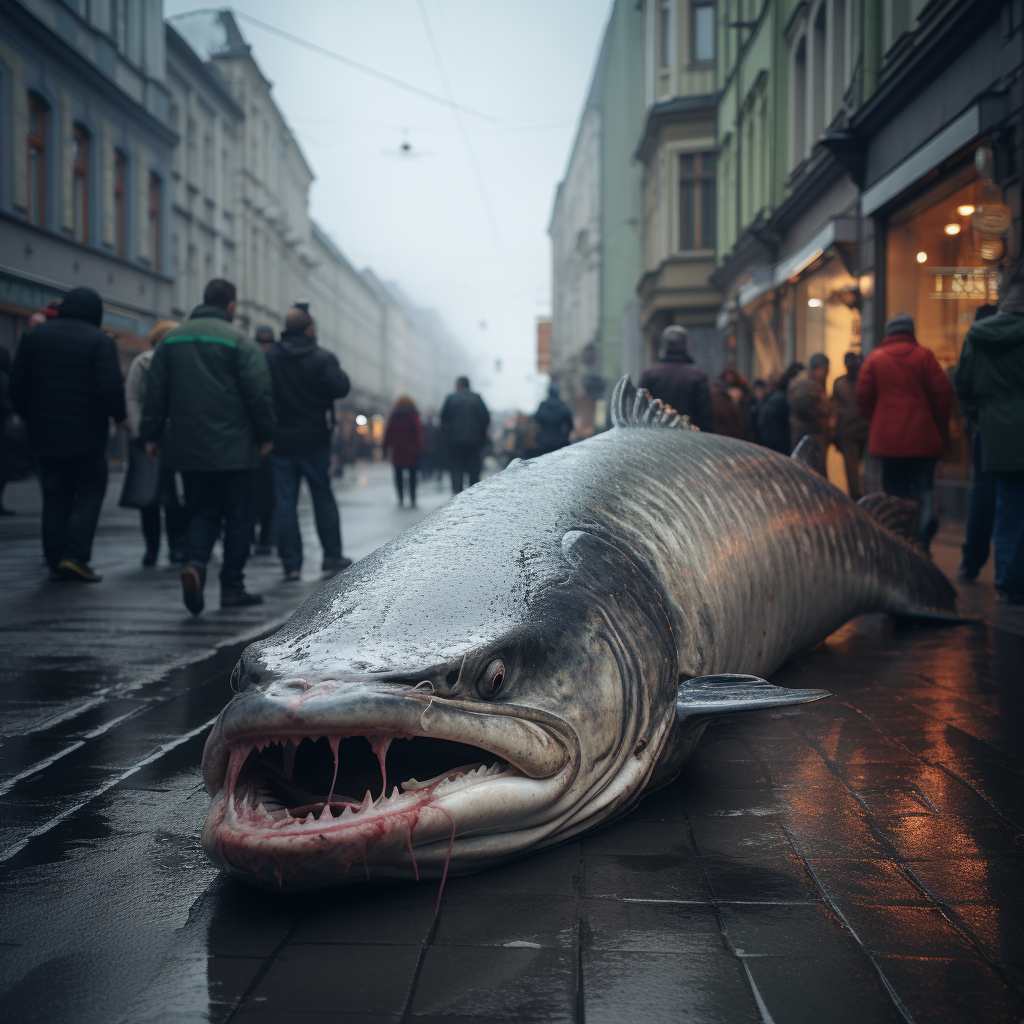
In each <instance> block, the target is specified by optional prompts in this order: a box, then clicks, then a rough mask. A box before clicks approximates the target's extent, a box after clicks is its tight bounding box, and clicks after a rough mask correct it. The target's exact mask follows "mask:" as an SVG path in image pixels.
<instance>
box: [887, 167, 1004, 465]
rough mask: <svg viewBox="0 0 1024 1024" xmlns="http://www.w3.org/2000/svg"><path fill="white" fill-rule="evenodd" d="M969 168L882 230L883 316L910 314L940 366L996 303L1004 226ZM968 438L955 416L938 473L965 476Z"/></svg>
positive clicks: (993, 197) (954, 356)
mask: <svg viewBox="0 0 1024 1024" xmlns="http://www.w3.org/2000/svg"><path fill="white" fill-rule="evenodd" d="M974 177H975V175H974V171H973V168H971V169H969V170H968V171H965V172H964V174H963V175H962V176H961V177H960V178H959V179H954V180H953V181H952V182H949V183H947V184H945V185H942V186H936V187H935V188H933V189H932V190H930V191H929V192H927V193H925V194H924V195H923V196H921V197H920V198H919V199H917V200H916V201H915V202H913V203H912V204H910V205H909V206H907V207H906V208H904V209H903V210H901V211H899V212H898V213H897V214H895V215H894V216H893V217H892V218H891V219H890V221H889V224H888V228H887V232H886V268H885V271H886V272H885V316H886V318H888V317H890V316H892V315H893V314H894V313H898V312H904V313H909V314H910V315H911V316H912V317H913V318H914V326H915V328H916V335H917V340H918V342H919V343H920V344H922V345H926V346H927V347H928V348H930V349H931V350H932V352H934V353H935V357H936V358H937V359H938V361H939V364H940V365H941V366H942V368H943V369H944V370H950V369H951V368H952V367H954V366H956V364H957V362H958V361H959V359H960V350H961V348H962V347H963V341H964V336H965V335H966V334H967V330H968V328H969V327H970V326H971V324H972V323H973V322H974V316H975V313H976V311H977V309H978V307H979V306H983V305H989V304H991V305H995V304H996V303H997V302H998V294H997V290H996V283H997V271H998V265H999V261H1000V259H1001V258H1002V257H1003V255H1004V249H1005V240H1004V237H1003V232H1004V231H1005V229H1006V228H1007V227H1008V226H1009V214H1008V212H1006V213H1005V214H1004V215H1003V216H1002V217H999V216H994V215H993V213H994V212H995V213H998V212H999V211H1006V209H1007V208H1006V207H1005V206H1003V205H1002V196H1001V193H1000V191H999V189H998V188H992V187H989V188H988V189H986V188H985V187H984V186H983V184H982V183H981V182H980V181H978V180H976V179H975V180H970V179H971V178H974ZM968 468H969V459H968V452H967V442H966V439H965V438H964V436H963V429H962V425H961V424H960V423H959V421H958V420H957V418H956V414H955V413H954V421H953V423H951V425H950V443H949V446H948V447H947V449H946V453H945V454H944V455H943V457H942V459H941V460H940V464H939V471H938V472H939V475H940V476H946V477H958V476H959V477H963V478H966V476H967V475H968Z"/></svg>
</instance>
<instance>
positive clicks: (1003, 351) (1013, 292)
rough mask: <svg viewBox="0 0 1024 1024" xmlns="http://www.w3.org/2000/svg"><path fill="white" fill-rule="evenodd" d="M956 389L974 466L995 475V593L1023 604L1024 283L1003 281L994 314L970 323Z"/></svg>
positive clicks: (1004, 599) (1001, 597)
mask: <svg viewBox="0 0 1024 1024" xmlns="http://www.w3.org/2000/svg"><path fill="white" fill-rule="evenodd" d="M956 394H957V398H958V399H959V400H960V408H961V409H962V410H963V413H964V416H965V417H966V418H967V419H968V420H970V421H971V422H972V423H974V424H976V425H977V433H978V435H979V437H980V439H981V440H980V445H979V447H980V451H981V465H980V468H981V469H982V470H983V471H984V472H985V473H990V474H991V475H992V476H993V477H994V478H995V490H996V509H995V522H994V524H993V529H992V535H993V540H994V542H995V545H994V546H995V563H996V564H995V569H996V593H997V594H998V596H999V598H1000V599H1001V600H1003V601H1006V602H1007V603H1009V604H1024V441H1022V438H1024V282H1020V281H1014V282H1012V283H1011V284H1009V285H1008V287H1007V288H1006V291H1005V295H1004V296H1003V299H1002V301H1001V302H1000V304H999V312H998V314H996V315H995V316H993V317H988V318H986V319H982V320H976V321H975V322H974V323H973V324H972V325H971V328H970V330H969V331H968V332H967V337H966V338H965V339H964V347H963V351H962V352H961V353H960V364H959V366H958V367H957V370H956ZM964 554H965V560H966V554H967V552H966V548H965V552H964Z"/></svg>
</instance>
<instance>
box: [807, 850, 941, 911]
mask: <svg viewBox="0 0 1024 1024" xmlns="http://www.w3.org/2000/svg"><path fill="white" fill-rule="evenodd" d="M807 863H808V866H809V867H810V869H811V871H813V872H814V875H815V877H816V878H817V879H818V881H819V883H820V884H821V886H822V888H824V890H825V891H826V892H827V893H828V895H829V898H830V899H832V900H833V901H835V902H836V903H838V904H840V905H841V906H842V905H845V904H847V903H867V904H870V905H873V906H914V905H918V906H925V905H931V900H929V899H928V897H927V896H926V895H925V894H924V893H923V892H922V891H921V890H920V889H918V888H917V886H915V885H914V883H913V882H912V881H911V880H910V879H908V878H907V876H906V875H905V874H904V873H903V871H901V870H900V867H899V865H897V864H894V863H892V862H891V861H887V860H845V859H843V860H818V859H809V860H808V861H807Z"/></svg>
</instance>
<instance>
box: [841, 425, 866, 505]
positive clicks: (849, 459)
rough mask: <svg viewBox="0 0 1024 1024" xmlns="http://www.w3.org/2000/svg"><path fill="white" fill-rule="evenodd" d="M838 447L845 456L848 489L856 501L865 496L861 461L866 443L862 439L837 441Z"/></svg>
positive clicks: (844, 463)
mask: <svg viewBox="0 0 1024 1024" xmlns="http://www.w3.org/2000/svg"><path fill="white" fill-rule="evenodd" d="M836 447H837V448H838V449H839V452H840V454H841V455H842V456H843V466H844V467H845V468H846V489H847V490H848V491H849V492H850V497H851V498H852V499H853V500H854V501H860V499H861V497H863V495H862V493H861V488H860V463H861V459H862V458H863V455H864V444H863V442H862V441H846V440H843V439H840V440H838V441H836Z"/></svg>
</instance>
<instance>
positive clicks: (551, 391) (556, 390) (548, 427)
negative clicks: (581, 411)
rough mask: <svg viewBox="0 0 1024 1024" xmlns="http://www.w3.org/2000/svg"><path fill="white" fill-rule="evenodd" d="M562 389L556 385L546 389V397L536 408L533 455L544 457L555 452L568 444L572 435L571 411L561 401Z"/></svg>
mask: <svg viewBox="0 0 1024 1024" xmlns="http://www.w3.org/2000/svg"><path fill="white" fill-rule="evenodd" d="M561 396H562V389H561V388H560V387H559V386H558V385H557V384H552V385H551V387H550V388H548V397H547V398H545V399H544V401H543V402H541V403H540V405H539V406H538V407H537V411H536V412H535V413H534V415H533V419H534V422H535V423H536V424H537V434H536V438H535V440H534V444H535V446H536V448H535V451H534V453H533V454H536V455H544V454H545V453H547V452H553V451H557V450H558V449H559V448H564V447H565V446H566V445H567V444H568V443H569V434H571V433H572V425H573V419H572V409H570V408H569V406H568V405H566V403H565V402H563V401H562V397H561Z"/></svg>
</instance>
